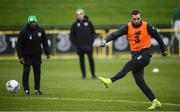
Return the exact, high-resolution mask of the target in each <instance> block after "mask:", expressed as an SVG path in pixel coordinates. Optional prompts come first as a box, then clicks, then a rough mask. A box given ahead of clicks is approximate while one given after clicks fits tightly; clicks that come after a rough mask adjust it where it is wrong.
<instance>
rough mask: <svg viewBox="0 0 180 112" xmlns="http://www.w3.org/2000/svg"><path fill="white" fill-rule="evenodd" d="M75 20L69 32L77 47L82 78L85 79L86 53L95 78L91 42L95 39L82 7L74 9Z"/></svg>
mask: <svg viewBox="0 0 180 112" xmlns="http://www.w3.org/2000/svg"><path fill="white" fill-rule="evenodd" d="M76 16H77V20H76V21H75V22H74V23H73V25H72V27H71V32H70V39H71V42H72V43H73V44H74V45H75V46H76V48H77V54H78V56H79V63H80V68H81V72H82V79H86V69H85V61H84V60H85V59H84V55H85V54H87V56H88V59H89V65H90V70H91V75H92V79H96V75H95V67H94V59H93V42H94V39H95V29H94V26H93V24H92V22H91V21H89V19H88V17H87V16H85V13H84V10H83V9H78V10H77V11H76Z"/></svg>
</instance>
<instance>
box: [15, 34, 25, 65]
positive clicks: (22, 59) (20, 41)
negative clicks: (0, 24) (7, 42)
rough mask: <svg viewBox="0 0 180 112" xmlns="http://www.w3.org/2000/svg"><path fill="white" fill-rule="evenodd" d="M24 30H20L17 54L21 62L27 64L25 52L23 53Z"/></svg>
mask: <svg viewBox="0 0 180 112" xmlns="http://www.w3.org/2000/svg"><path fill="white" fill-rule="evenodd" d="M23 37H24V36H23V30H21V31H20V33H19V36H18V41H17V43H16V50H17V55H18V58H19V61H20V63H21V64H25V61H24V58H23V53H22V48H23V44H24V38H23Z"/></svg>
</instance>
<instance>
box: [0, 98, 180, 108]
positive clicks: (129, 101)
mask: <svg viewBox="0 0 180 112" xmlns="http://www.w3.org/2000/svg"><path fill="white" fill-rule="evenodd" d="M0 98H7V99H33V100H66V101H93V102H121V103H141V104H150V103H151V102H143V101H133V100H104V99H86V98H56V97H28V96H27V97H0ZM162 105H168V106H177V107H180V104H176V103H162Z"/></svg>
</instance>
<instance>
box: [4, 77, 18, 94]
mask: <svg viewBox="0 0 180 112" xmlns="http://www.w3.org/2000/svg"><path fill="white" fill-rule="evenodd" d="M6 89H7V91H8V92H12V93H17V92H18V91H19V90H20V85H19V83H18V82H17V81H16V80H9V81H7V83H6Z"/></svg>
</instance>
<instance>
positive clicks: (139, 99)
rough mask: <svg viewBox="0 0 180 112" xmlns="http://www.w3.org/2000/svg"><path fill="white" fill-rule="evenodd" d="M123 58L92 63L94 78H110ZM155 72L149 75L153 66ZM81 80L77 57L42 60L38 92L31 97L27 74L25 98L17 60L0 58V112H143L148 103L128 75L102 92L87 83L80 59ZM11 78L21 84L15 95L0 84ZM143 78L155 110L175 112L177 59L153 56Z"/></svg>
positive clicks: (179, 107) (179, 83) (178, 104)
mask: <svg viewBox="0 0 180 112" xmlns="http://www.w3.org/2000/svg"><path fill="white" fill-rule="evenodd" d="M127 61H128V58H122V59H121V58H118V59H95V64H96V74H97V76H104V77H111V76H113V75H114V74H115V73H117V72H119V70H120V69H121V68H122V67H123V65H124V64H125V63H126V62H127ZM156 67H157V68H159V70H160V72H159V73H153V72H152V69H153V68H156ZM86 68H87V69H86V71H87V79H86V80H82V79H81V72H80V68H79V62H78V59H51V60H46V59H44V60H43V64H42V71H41V72H42V77H41V78H42V80H41V89H42V92H43V93H44V95H42V96H35V95H34V89H33V86H34V80H33V72H32V70H31V73H30V92H31V93H30V96H25V95H24V93H23V89H22V83H21V77H22V65H20V64H19V62H18V60H0V111H146V110H147V107H149V106H150V104H151V103H150V102H149V101H148V99H147V98H146V97H145V96H144V94H143V93H142V92H141V91H140V89H139V88H138V87H137V85H136V84H135V81H134V79H133V76H132V74H131V73H128V74H127V75H126V76H125V77H124V78H123V79H120V80H118V81H117V82H115V83H113V84H112V85H111V86H110V88H105V87H104V85H102V84H101V83H100V82H99V80H92V79H91V75H90V72H89V65H88V61H87V60H86ZM10 79H15V80H17V81H18V82H20V84H21V89H20V91H19V92H18V93H17V94H12V93H8V92H7V91H6V88H5V84H6V82H7V81H8V80H10ZM145 79H146V82H147V83H148V85H149V86H150V88H151V89H152V90H153V92H154V93H155V95H156V97H157V98H158V99H159V100H160V101H161V102H162V107H161V108H159V109H157V111H180V58H179V57H166V58H163V57H153V58H152V60H151V63H150V65H149V66H148V67H146V69H145Z"/></svg>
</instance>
